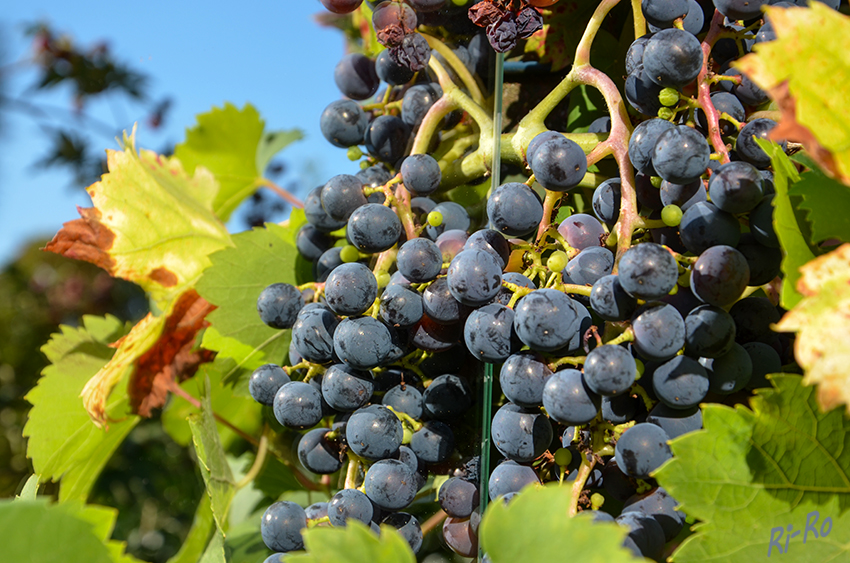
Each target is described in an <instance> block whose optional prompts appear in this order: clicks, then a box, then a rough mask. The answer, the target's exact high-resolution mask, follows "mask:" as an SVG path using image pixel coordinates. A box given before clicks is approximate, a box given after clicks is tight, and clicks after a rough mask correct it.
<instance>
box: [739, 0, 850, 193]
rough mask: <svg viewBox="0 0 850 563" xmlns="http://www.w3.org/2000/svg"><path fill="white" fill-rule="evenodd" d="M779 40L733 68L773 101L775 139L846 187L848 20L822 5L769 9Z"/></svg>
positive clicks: (849, 168) (849, 174) (849, 151)
mask: <svg viewBox="0 0 850 563" xmlns="http://www.w3.org/2000/svg"><path fill="white" fill-rule="evenodd" d="M766 13H767V18H768V20H770V23H771V25H772V26H773V29H774V31H775V32H776V36H777V39H776V40H775V41H770V42H767V43H759V44H757V45H756V46H755V53H753V54H751V55H748V56H746V57H744V58H742V59H740V60H739V61H738V62H737V63H735V64H734V66H736V67H737V68H739V69H741V70H742V71H743V72H744V73H745V74H746V75H747V76H749V77H750V78H751V79H752V80H753V81H754V82H755V83H756V84H758V85H759V86H760V87H761V88H763V89H765V90H767V91H768V92H769V93H770V95H771V97H772V98H773V99H775V100H776V102H777V103H778V105H779V107H780V109H781V111H782V119H781V121H780V122H779V126H778V127H777V128H776V129H775V130H774V134H775V135H776V138H780V139H789V140H792V141H798V142H801V143H803V144H804V145H805V146H806V148H807V150H808V151H809V153H810V154H811V155H812V157H813V158H814V159H815V160H816V161H818V163H819V164H820V165H821V167H822V168H824V169H825V170H827V171H829V172H830V174H832V175H834V176H836V177H838V178H839V179H841V180H842V181H843V182H844V183H845V184H850V121H848V120H847V119H846V115H847V100H850V18H848V17H847V16H845V15H843V14H840V13H839V12H837V11H836V10H833V9H832V8H829V7H827V6H826V5H825V4H823V3H821V2H810V3H809V7H807V8H802V7H790V8H779V7H774V6H768V7H767V10H766Z"/></svg>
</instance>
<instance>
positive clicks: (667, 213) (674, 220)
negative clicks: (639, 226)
mask: <svg viewBox="0 0 850 563" xmlns="http://www.w3.org/2000/svg"><path fill="white" fill-rule="evenodd" d="M661 220H662V221H664V224H665V225H667V226H668V227H678V226H679V223H681V222H682V208H681V207H679V206H678V205H665V206H664V209H662V210H661Z"/></svg>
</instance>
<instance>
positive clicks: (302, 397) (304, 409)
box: [273, 381, 323, 430]
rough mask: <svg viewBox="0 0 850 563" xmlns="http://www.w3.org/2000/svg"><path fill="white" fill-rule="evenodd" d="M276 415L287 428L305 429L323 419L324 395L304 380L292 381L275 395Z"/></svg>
mask: <svg viewBox="0 0 850 563" xmlns="http://www.w3.org/2000/svg"><path fill="white" fill-rule="evenodd" d="M273 408H274V416H275V418H276V419H277V421H278V422H280V423H281V425H283V426H286V427H287V428H295V429H299V430H300V429H303V428H310V427H311V426H315V425H316V424H318V423H319V421H320V420H322V416H323V413H322V395H321V394H320V393H319V391H318V390H316V388H315V387H313V386H312V385H310V384H309V383H304V382H303V381H290V382H289V383H286V384H284V385H283V386H281V388H280V389H278V391H277V395H275V396H274V402H273Z"/></svg>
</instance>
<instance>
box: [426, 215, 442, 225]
mask: <svg viewBox="0 0 850 563" xmlns="http://www.w3.org/2000/svg"><path fill="white" fill-rule="evenodd" d="M428 224H429V225H431V226H432V227H439V226H440V225H442V224H443V214H442V213H440V212H439V211H432V212H431V213H429V214H428Z"/></svg>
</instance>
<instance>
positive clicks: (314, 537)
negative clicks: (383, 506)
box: [287, 520, 416, 563]
mask: <svg viewBox="0 0 850 563" xmlns="http://www.w3.org/2000/svg"><path fill="white" fill-rule="evenodd" d="M302 535H303V537H304V546H305V547H306V549H307V553H304V554H301V553H297V554H291V555H289V556H288V557H287V561H288V562H289V561H291V563H363V562H364V561H368V562H369V563H414V562H415V561H416V556H415V555H413V551H412V550H411V549H410V546H409V545H408V543H407V541H405V539H404V538H402V537H401V534H399V533H398V531H397V530H396V529H395V528H393V527H392V526H387V525H386V524H384V525H383V526H381V536H380V537H378V536H377V534H375V533H374V532H372V531H371V530H370V529H369V528H367V527H366V525H365V524H363V523H361V522H358V521H356V520H349V521H348V524H347V525H346V526H345V527H344V528H331V527H316V528H309V529H306V530H304V531H303V532H302Z"/></svg>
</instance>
